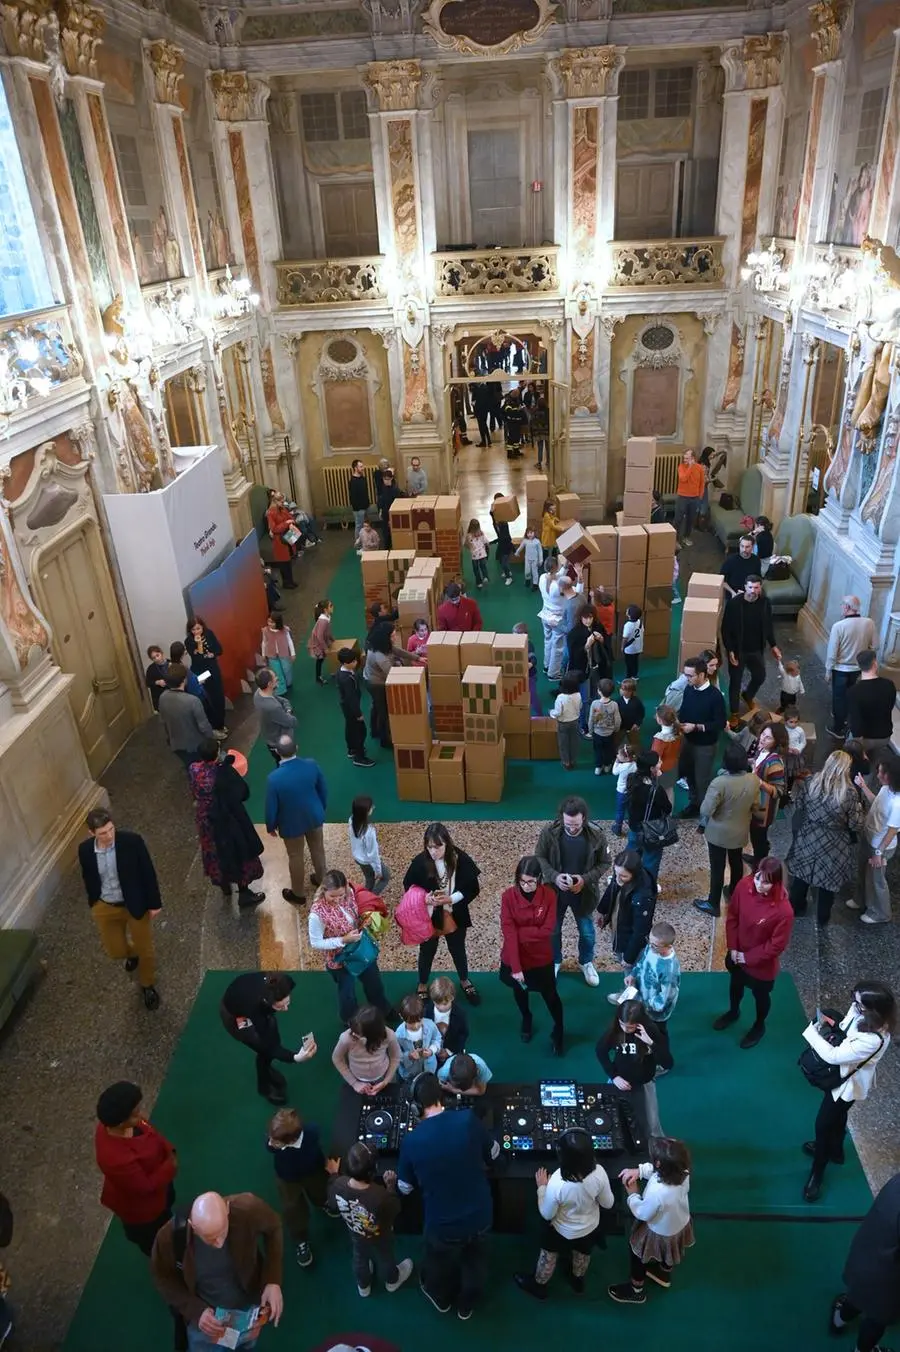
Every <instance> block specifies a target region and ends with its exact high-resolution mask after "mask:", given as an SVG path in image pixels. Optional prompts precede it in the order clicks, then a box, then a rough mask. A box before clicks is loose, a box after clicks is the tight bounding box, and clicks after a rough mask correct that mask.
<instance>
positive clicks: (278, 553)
mask: <svg viewBox="0 0 900 1352" xmlns="http://www.w3.org/2000/svg"><path fill="white" fill-rule="evenodd" d="M266 526H267V528H268V531H269V535H270V536H271V537H272V562H273V564H274V565H275V567H276V568H277V569H278V570H279V572H280V573H281V585H282V586H283V587H287V588H289V589H290V588H292V587H296V585H297V584H296V582H295V581H294V563H293V560H294V555H295V553H296V552H297V551H296V548H295V546H294V545H293V544H289V543H288V540H286V539H285V538H284V537H285V532H287V534H288V538H289V539H290V537H291V536H292V535H293V534H294V533H296V534H297V535H299V534H300V532H299V531H298V530H297V527H296V525H295V524H294V518H293V515H292V513H291V512H290V511H288V509H287V507H286V506H285V503H284V494H283V493H279V492H278V490H277V489H272V490H271V492H270V493H269V506H268V508H267V510H266Z"/></svg>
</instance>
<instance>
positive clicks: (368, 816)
mask: <svg viewBox="0 0 900 1352" xmlns="http://www.w3.org/2000/svg"><path fill="white" fill-rule="evenodd" d="M342 651H343V650H342ZM373 810H374V804H373V802H372V799H371V798H367V797H366V796H365V795H362V794H361V795H360V796H359V797H358V798H354V799H353V803H352V806H351V808H350V821H349V828H350V852H351V854H352V855H353V858H354V859H355V860H356V862H357V864H359V866H360V868H361V869H362V875H363V879H364V880H365V885H366V887H367V888H368V890H369V891H370V892H374V893H375V895H376V897H380V896H381V894H382V892H383V891H384V889H385V888H386V887H387V885H388V883H389V882H390V881H391V871H390V869H389V868H388V866H387V864H386V863H385V862H384V860H383V859H382V857H381V852H380V851H379V849H378V837H377V836H376V834H375V827H374V826H373V825H372V812H373Z"/></svg>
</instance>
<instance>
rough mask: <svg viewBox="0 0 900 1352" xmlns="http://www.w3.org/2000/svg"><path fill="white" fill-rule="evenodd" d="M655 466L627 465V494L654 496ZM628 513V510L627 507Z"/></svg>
mask: <svg viewBox="0 0 900 1352" xmlns="http://www.w3.org/2000/svg"><path fill="white" fill-rule="evenodd" d="M652 490H653V466H652V465H629V464H627V463H626V465H625V493H626V496H627V494H629V493H646V494H647V496H648V497H650V498H652V496H653V492H652ZM625 510H626V511H627V510H628V508H627V507H626V508H625Z"/></svg>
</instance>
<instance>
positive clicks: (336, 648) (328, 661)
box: [325, 638, 360, 676]
mask: <svg viewBox="0 0 900 1352" xmlns="http://www.w3.org/2000/svg"><path fill="white" fill-rule="evenodd" d="M342 648H352V649H353V651H354V653H355V654H356V656H357V657H359V656H360V651H359V639H358V638H336V639H334V641H333V642H332V644H331V647H330V648H329V649H328V656H327V657H326V658H325V669H326V671H329V672H330V673H331V674H332V676H333V675H334V673H335V672H336V671H337V669H338V667H339V666H340V665H341V664H340V661H339V659H338V653H339V652H340V651H341V649H342Z"/></svg>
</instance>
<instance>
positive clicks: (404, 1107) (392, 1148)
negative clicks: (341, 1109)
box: [358, 1094, 414, 1155]
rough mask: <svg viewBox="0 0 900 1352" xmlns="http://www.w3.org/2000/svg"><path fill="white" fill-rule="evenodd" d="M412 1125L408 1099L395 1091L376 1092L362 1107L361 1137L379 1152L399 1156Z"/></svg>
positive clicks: (359, 1133) (360, 1111)
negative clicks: (387, 1092)
mask: <svg viewBox="0 0 900 1352" xmlns="http://www.w3.org/2000/svg"><path fill="white" fill-rule="evenodd" d="M413 1125H414V1123H413V1122H412V1121H411V1120H410V1111H409V1101H408V1100H407V1099H401V1098H400V1097H399V1096H397V1095H396V1094H376V1095H375V1096H374V1098H370V1099H366V1100H365V1101H364V1102H363V1104H362V1106H361V1107H360V1110H359V1131H358V1136H359V1140H361V1141H365V1143H366V1145H369V1146H371V1147H372V1149H373V1150H374V1151H375V1152H376V1153H377V1154H379V1155H396V1154H397V1153H398V1151H399V1149H400V1142H401V1141H402V1139H403V1137H404V1135H405V1134H406V1132H407V1131H409V1130H410V1128H411V1127H412V1126H413Z"/></svg>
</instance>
